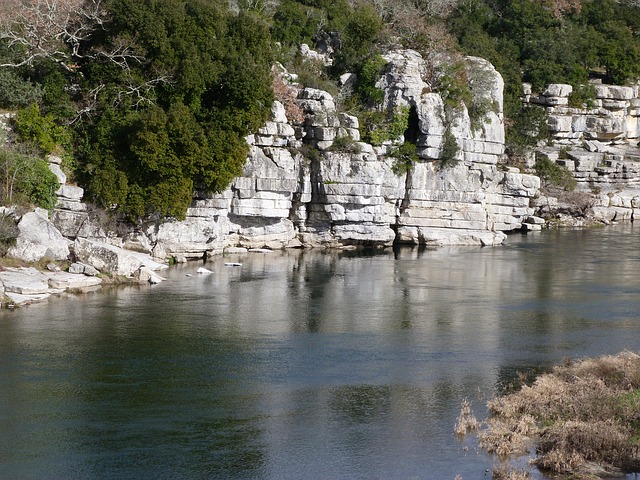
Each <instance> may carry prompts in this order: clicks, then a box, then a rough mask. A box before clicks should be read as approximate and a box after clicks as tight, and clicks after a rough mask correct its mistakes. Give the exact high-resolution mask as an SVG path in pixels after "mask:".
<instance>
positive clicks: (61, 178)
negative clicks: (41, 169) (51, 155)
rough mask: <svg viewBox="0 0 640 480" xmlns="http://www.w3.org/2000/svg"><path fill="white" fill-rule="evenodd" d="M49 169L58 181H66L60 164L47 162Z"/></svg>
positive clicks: (62, 183) (62, 182) (61, 183)
mask: <svg viewBox="0 0 640 480" xmlns="http://www.w3.org/2000/svg"><path fill="white" fill-rule="evenodd" d="M49 170H51V172H52V173H53V174H54V175H55V176H56V177H57V178H58V183H59V184H60V185H64V184H65V183H67V175H66V174H65V173H64V172H63V171H62V169H61V168H60V165H58V164H56V163H49Z"/></svg>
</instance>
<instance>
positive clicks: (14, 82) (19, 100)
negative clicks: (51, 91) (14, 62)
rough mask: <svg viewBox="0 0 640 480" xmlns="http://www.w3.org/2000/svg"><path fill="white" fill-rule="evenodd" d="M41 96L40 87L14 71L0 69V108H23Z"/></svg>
mask: <svg viewBox="0 0 640 480" xmlns="http://www.w3.org/2000/svg"><path fill="white" fill-rule="evenodd" d="M41 98H42V89H41V88H40V86H39V85H37V84H33V83H31V82H28V81H26V80H23V79H22V78H20V77H19V76H18V75H17V74H16V73H15V72H14V71H12V70H9V69H6V68H5V69H0V108H24V107H26V106H28V105H31V104H32V103H34V102H38V101H40V99H41Z"/></svg>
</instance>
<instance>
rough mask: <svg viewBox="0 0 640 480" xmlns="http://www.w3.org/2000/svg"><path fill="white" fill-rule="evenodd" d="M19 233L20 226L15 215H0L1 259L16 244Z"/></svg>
mask: <svg viewBox="0 0 640 480" xmlns="http://www.w3.org/2000/svg"><path fill="white" fill-rule="evenodd" d="M18 233H19V232H18V224H17V223H16V219H15V218H14V217H13V215H8V214H6V213H3V214H0V257H4V256H5V255H6V254H7V252H8V251H9V249H10V248H11V247H12V246H14V245H15V244H16V239H17V237H18Z"/></svg>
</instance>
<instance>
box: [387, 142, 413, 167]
mask: <svg viewBox="0 0 640 480" xmlns="http://www.w3.org/2000/svg"><path fill="white" fill-rule="evenodd" d="M417 150H418V149H417V147H416V146H415V145H414V144H413V143H409V142H405V143H403V144H402V145H400V146H399V147H394V148H392V149H390V150H389V153H388V154H387V155H388V156H389V157H392V158H393V159H394V160H395V162H394V164H393V166H392V167H391V170H392V171H393V173H395V174H396V175H403V174H405V173H408V172H410V171H411V170H413V166H414V165H415V164H416V162H417V161H418V160H419V157H418V152H417Z"/></svg>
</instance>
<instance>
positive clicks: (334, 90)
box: [293, 54, 339, 97]
mask: <svg viewBox="0 0 640 480" xmlns="http://www.w3.org/2000/svg"><path fill="white" fill-rule="evenodd" d="M293 69H294V71H295V72H296V74H297V75H298V82H299V83H300V84H302V85H304V86H305V87H309V88H317V89H318V90H323V91H325V92H328V93H330V94H331V95H332V96H333V97H336V96H337V95H338V93H339V89H338V86H337V85H336V83H335V82H334V81H333V80H331V79H330V78H329V76H328V72H327V69H326V67H325V66H324V64H323V63H322V61H320V60H313V59H310V58H303V57H302V56H301V55H299V54H298V55H297V56H296V59H295V61H294V65H293Z"/></svg>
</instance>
